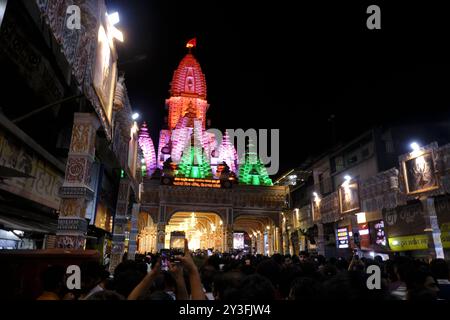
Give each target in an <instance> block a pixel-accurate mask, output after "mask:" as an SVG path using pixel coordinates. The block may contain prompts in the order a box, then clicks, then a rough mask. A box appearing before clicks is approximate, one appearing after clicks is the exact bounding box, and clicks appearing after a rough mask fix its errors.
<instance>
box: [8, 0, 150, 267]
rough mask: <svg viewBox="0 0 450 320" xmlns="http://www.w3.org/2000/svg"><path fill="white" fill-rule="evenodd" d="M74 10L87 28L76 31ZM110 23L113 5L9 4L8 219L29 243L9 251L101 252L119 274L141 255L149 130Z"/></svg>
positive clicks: (39, 0)
mask: <svg viewBox="0 0 450 320" xmlns="http://www.w3.org/2000/svg"><path fill="white" fill-rule="evenodd" d="M72 5H76V6H78V8H80V15H81V17H82V19H81V24H80V28H70V27H69V26H68V23H69V21H68V19H69V18H70V16H71V15H72V14H73V12H72V11H69V10H68V9H69V7H70V6H72ZM110 16H111V13H110V12H108V11H107V8H106V5H105V2H104V1H47V0H36V1H25V0H24V1H8V2H7V5H6V10H5V12H2V24H1V29H0V64H1V69H2V73H3V74H4V75H5V76H4V77H3V80H2V83H1V87H2V106H1V115H0V118H1V119H0V120H1V124H0V134H1V142H0V145H1V147H0V159H1V160H0V161H1V162H0V163H1V175H0V176H1V181H0V190H1V193H2V201H1V210H0V219H1V227H2V229H3V231H2V234H3V235H4V236H6V235H8V236H10V237H11V238H12V239H11V240H12V241H13V242H14V241H15V240H17V241H16V242H18V243H21V244H20V245H13V242H11V241H9V242H8V241H3V243H4V245H3V244H2V245H1V246H2V247H4V248H11V249H18V248H24V246H26V247H27V248H34V249H50V248H65V249H73V250H78V249H97V250H99V251H100V252H102V255H106V254H108V253H111V254H112V259H111V260H112V263H111V266H112V268H114V265H115V264H116V263H117V262H118V261H120V259H121V257H122V256H123V254H124V251H125V250H126V248H127V247H129V248H131V250H130V251H131V252H134V249H133V246H134V245H135V243H136V241H135V238H136V233H135V232H134V231H133V228H132V227H133V225H136V222H137V213H138V211H139V210H138V209H137V207H138V204H139V201H140V193H139V191H140V186H139V185H140V182H141V180H142V177H141V160H140V158H141V156H140V154H141V151H140V149H139V147H138V138H139V137H138V134H139V130H138V125H137V123H136V122H134V121H133V120H132V118H131V114H132V108H131V104H130V101H129V99H128V94H127V90H126V86H125V83H124V80H123V78H122V77H119V75H118V74H119V71H118V68H117V61H118V55H117V48H116V45H117V43H118V42H120V41H122V40H123V38H122V37H121V34H120V31H118V29H116V27H115V24H116V23H117V21H115V20H116V19H114V20H113V19H110ZM18 93H19V94H18ZM117 199H119V200H117ZM16 231H17V232H16ZM0 237H1V236H0ZM3 240H7V239H3ZM0 241H2V240H0Z"/></svg>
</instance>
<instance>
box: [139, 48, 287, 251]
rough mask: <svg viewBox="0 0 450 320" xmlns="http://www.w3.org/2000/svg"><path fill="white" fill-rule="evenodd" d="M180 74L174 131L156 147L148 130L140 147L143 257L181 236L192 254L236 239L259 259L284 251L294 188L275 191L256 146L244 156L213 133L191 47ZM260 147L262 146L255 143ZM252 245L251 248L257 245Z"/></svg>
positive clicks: (172, 104) (174, 90) (172, 102)
mask: <svg viewBox="0 0 450 320" xmlns="http://www.w3.org/2000/svg"><path fill="white" fill-rule="evenodd" d="M195 45H196V43H195V40H194V41H190V42H189V43H188V45H187V48H188V49H189V52H188V53H187V54H186V55H185V57H184V58H183V59H182V60H181V62H180V64H179V65H178V68H177V69H176V70H175V72H174V75H173V78H172V82H171V90H170V97H169V98H168V99H167V100H166V107H167V109H168V117H167V127H166V128H165V129H163V130H161V131H160V136H159V143H158V145H157V146H156V145H155V146H154V145H153V142H152V140H151V138H150V136H149V134H148V127H147V125H146V124H143V125H142V126H141V128H140V132H139V144H140V146H141V150H142V153H143V160H142V173H143V175H144V183H143V190H142V191H143V192H142V195H141V198H142V199H141V215H140V219H139V223H138V224H139V236H138V251H139V252H140V253H144V252H157V251H159V250H160V249H163V248H170V246H171V237H172V235H173V234H174V233H180V232H181V233H184V235H185V237H186V238H187V239H188V240H189V246H190V248H191V249H193V250H195V249H214V250H217V251H222V252H223V251H231V250H233V236H234V233H240V235H239V236H240V239H241V240H240V241H241V242H242V234H243V233H244V234H246V236H245V237H244V238H245V239H246V243H247V244H246V246H247V247H248V249H249V250H251V251H252V252H254V253H256V252H257V253H261V254H269V255H270V254H273V253H275V252H281V251H282V244H281V231H280V226H281V224H280V212H281V211H282V209H283V206H284V205H285V203H286V195H287V189H286V188H285V187H283V186H274V185H273V183H272V180H271V179H270V177H269V176H268V174H267V170H266V168H265V166H264V164H263V163H262V162H261V160H260V159H259V157H258V155H257V152H256V150H254V149H252V147H254V145H253V141H251V143H250V144H249V146H248V150H246V152H245V153H244V154H239V155H238V154H237V152H236V148H235V146H234V141H233V139H234V138H233V139H232V138H231V137H230V135H229V133H228V132H227V131H225V133H223V134H222V139H220V137H218V136H216V134H217V133H215V132H216V131H214V130H212V131H210V130H207V129H208V128H207V126H208V120H207V118H206V113H207V111H208V109H209V107H210V105H209V104H208V101H207V99H206V92H207V90H206V80H205V75H204V74H203V72H202V69H201V67H200V64H199V62H198V61H197V59H196V58H195V57H194V55H193V54H192V52H191V49H192V48H193V47H195ZM255 144H256V141H255ZM250 242H251V243H250Z"/></svg>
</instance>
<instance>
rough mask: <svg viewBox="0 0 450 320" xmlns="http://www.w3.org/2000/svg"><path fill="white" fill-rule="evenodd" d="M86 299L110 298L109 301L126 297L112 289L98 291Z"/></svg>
mask: <svg viewBox="0 0 450 320" xmlns="http://www.w3.org/2000/svg"><path fill="white" fill-rule="evenodd" d="M86 300H109V301H118V300H125V298H124V297H123V296H122V295H120V294H118V293H117V292H115V291H112V290H102V291H98V292H96V293H94V294H91V295H90V296H89V297H88V298H87V299H86Z"/></svg>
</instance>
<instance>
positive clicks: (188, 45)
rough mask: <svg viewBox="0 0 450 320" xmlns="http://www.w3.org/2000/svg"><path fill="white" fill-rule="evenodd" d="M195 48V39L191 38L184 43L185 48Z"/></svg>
mask: <svg viewBox="0 0 450 320" xmlns="http://www.w3.org/2000/svg"><path fill="white" fill-rule="evenodd" d="M196 46H197V38H192V39H191V40H189V41H188V43H186V48H194V47H196Z"/></svg>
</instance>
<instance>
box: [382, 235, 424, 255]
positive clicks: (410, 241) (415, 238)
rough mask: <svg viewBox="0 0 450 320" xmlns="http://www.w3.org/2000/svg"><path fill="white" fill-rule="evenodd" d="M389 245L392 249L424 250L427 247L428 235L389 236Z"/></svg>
mask: <svg viewBox="0 0 450 320" xmlns="http://www.w3.org/2000/svg"><path fill="white" fill-rule="evenodd" d="M389 247H390V248H391V250H392V251H408V250H426V249H428V236H427V235H426V234H420V235H412V236H405V237H392V238H389Z"/></svg>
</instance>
